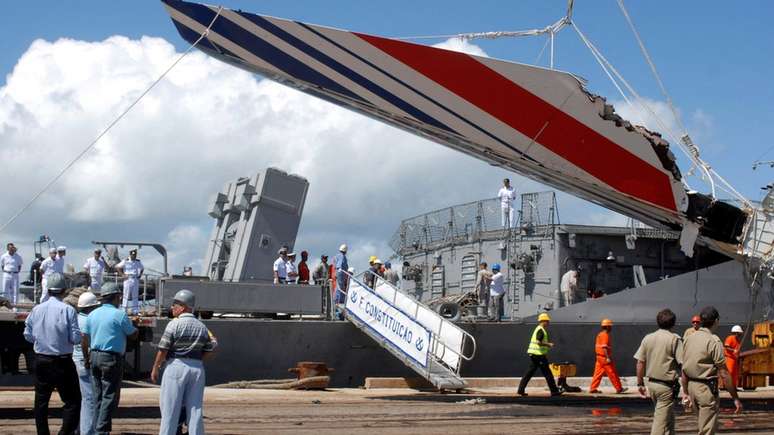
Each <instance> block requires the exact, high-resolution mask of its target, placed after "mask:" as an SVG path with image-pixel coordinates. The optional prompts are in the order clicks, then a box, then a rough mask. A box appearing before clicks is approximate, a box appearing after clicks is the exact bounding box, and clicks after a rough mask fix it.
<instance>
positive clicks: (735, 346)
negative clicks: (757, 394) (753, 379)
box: [723, 325, 744, 387]
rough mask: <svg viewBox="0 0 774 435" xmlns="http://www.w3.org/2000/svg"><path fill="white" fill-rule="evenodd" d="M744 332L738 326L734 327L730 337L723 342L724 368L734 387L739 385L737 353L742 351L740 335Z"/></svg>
mask: <svg viewBox="0 0 774 435" xmlns="http://www.w3.org/2000/svg"><path fill="white" fill-rule="evenodd" d="M743 334H744V330H742V327H741V326H739V325H734V327H733V328H731V335H729V336H728V337H726V341H724V342H723V353H724V354H725V356H726V368H727V369H728V374H729V375H731V379H732V380H733V381H734V386H735V387H736V386H738V385H739V352H740V351H741V350H742V341H741V339H742V335H743Z"/></svg>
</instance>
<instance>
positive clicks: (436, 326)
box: [347, 270, 476, 375]
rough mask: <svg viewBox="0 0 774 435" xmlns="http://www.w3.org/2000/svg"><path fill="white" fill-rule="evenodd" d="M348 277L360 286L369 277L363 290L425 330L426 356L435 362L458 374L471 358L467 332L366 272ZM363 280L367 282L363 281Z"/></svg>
mask: <svg viewBox="0 0 774 435" xmlns="http://www.w3.org/2000/svg"><path fill="white" fill-rule="evenodd" d="M347 275H349V273H347ZM349 276H350V279H353V278H354V279H356V280H357V281H358V282H361V283H362V282H366V281H367V282H371V279H370V276H373V284H374V285H373V287H370V286H368V285H363V287H365V288H366V289H368V290H369V291H371V292H372V293H375V294H376V295H377V296H379V297H381V298H382V299H384V300H385V301H387V302H388V303H389V304H391V305H392V306H393V307H395V308H396V309H398V310H400V311H401V312H403V313H404V314H406V315H407V316H408V317H409V318H411V319H412V320H414V321H415V322H417V323H419V324H420V325H422V326H423V327H424V328H425V329H427V330H428V331H429V332H430V337H431V345H430V354H431V355H432V357H433V359H435V360H436V362H438V363H440V364H443V365H444V366H446V367H448V368H449V369H450V370H452V371H453V372H454V373H455V374H458V375H459V371H460V368H461V364H462V361H463V360H464V361H470V360H472V359H473V357H474V356H475V354H476V339H475V338H473V336H472V335H471V334H470V333H468V332H467V331H465V330H464V329H462V328H460V327H459V326H457V325H455V324H454V323H453V322H452V321H450V320H449V319H446V318H444V317H443V316H441V315H440V314H438V313H436V312H435V311H433V310H432V309H430V308H429V307H427V306H426V305H424V304H422V303H421V302H419V301H417V300H416V299H414V298H412V297H411V296H409V295H408V294H406V293H404V292H403V291H401V290H400V289H399V288H398V287H396V286H395V285H393V284H392V283H390V282H389V281H387V280H385V279H384V278H383V277H381V276H379V275H378V274H374V273H373V272H372V271H370V270H366V271H364V272H361V273H360V274H358V275H357V276H355V277H352V275H349ZM366 277H369V279H365V278H366ZM468 343H470V344H469V345H468ZM466 348H468V349H470V351H469V353H466V352H465V349H466Z"/></svg>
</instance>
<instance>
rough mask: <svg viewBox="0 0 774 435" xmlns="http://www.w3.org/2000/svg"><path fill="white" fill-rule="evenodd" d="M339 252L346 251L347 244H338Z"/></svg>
mask: <svg viewBox="0 0 774 435" xmlns="http://www.w3.org/2000/svg"><path fill="white" fill-rule="evenodd" d="M339 252H347V245H341V246H339Z"/></svg>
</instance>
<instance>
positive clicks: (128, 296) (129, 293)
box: [116, 249, 145, 315]
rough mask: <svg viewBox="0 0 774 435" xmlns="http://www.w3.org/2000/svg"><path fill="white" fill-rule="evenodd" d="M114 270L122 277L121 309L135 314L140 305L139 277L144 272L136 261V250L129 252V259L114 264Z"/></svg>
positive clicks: (140, 262)
mask: <svg viewBox="0 0 774 435" xmlns="http://www.w3.org/2000/svg"><path fill="white" fill-rule="evenodd" d="M116 269H118V270H119V271H121V273H122V274H123V275H124V299H123V303H122V304H121V308H123V309H124V310H127V309H128V310H129V311H130V312H131V313H132V314H133V315H134V314H137V312H138V311H139V305H140V277H141V276H142V273H143V272H144V271H145V267H144V266H143V265H142V261H140V260H138V259H137V250H136V249H132V250H131V251H129V258H127V259H126V260H123V261H122V262H120V263H118V264H116Z"/></svg>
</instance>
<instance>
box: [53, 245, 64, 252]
mask: <svg viewBox="0 0 774 435" xmlns="http://www.w3.org/2000/svg"><path fill="white" fill-rule="evenodd" d="M56 250H57V252H61V251H66V250H67V248H66V247H64V246H57V247H56Z"/></svg>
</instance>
